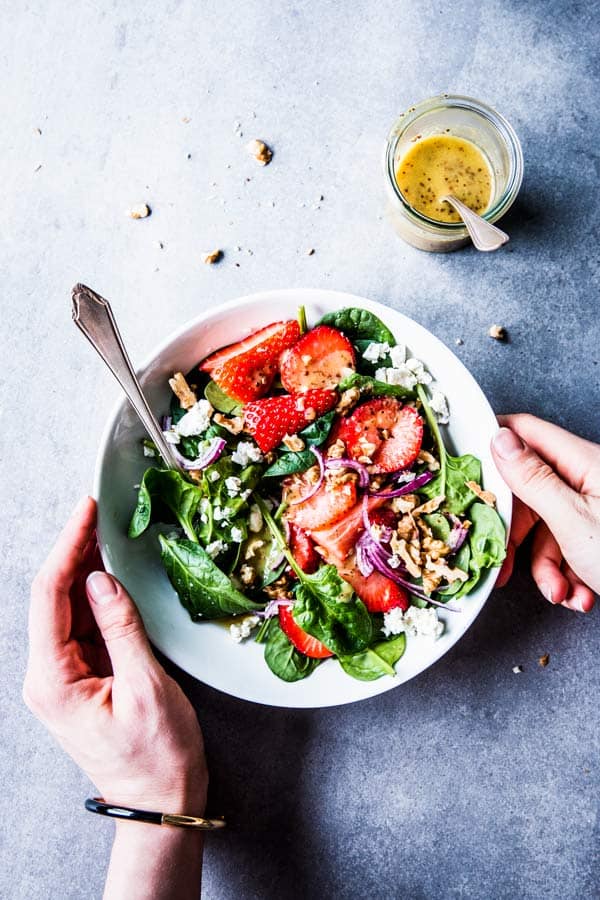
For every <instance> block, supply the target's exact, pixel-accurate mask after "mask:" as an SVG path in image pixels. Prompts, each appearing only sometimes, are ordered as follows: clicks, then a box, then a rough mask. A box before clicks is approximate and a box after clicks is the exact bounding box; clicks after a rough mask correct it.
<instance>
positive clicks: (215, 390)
mask: <svg viewBox="0 0 600 900" xmlns="http://www.w3.org/2000/svg"><path fill="white" fill-rule="evenodd" d="M204 396H205V397H206V399H207V400H208V402H209V403H210V404H211V406H213V407H214V408H215V409H216V410H218V411H219V412H222V413H229V415H232V416H239V415H240V413H241V412H242V407H241V406H240V404H239V403H238V401H237V400H234V399H233V397H229V396H228V395H227V394H226V393H225V391H222V390H221V388H220V387H219V385H218V384H217V383H216V382H215V381H212V380H211V381H209V382H208V384H207V385H206V387H205V388H204Z"/></svg>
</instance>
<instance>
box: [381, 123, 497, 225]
mask: <svg viewBox="0 0 600 900" xmlns="http://www.w3.org/2000/svg"><path fill="white" fill-rule="evenodd" d="M396 182H397V184H398V187H399V188H400V191H401V192H402V195H403V197H404V199H405V200H406V202H407V203H409V204H410V206H412V207H413V209H415V210H416V211H417V212H420V213H421V214H422V215H424V216H427V217H428V218H429V219H434V220H435V221H436V222H460V221H461V218H460V216H459V215H458V213H457V212H455V211H454V209H452V207H451V206H450V204H449V203H446V202H445V201H441V200H440V198H441V197H444V196H445V195H447V194H453V195H454V196H455V197H457V198H458V199H459V200H462V202H463V203H465V204H466V205H467V206H468V207H469V208H470V209H472V210H473V212H476V213H478V214H479V215H481V214H482V213H484V212H485V211H486V209H487V208H488V207H489V205H490V200H491V197H492V184H493V175H492V170H491V168H490V165H489V163H488V161H487V159H486V158H485V156H484V154H483V153H482V151H481V150H480V149H479V147H476V146H475V144H473V143H472V142H471V141H468V140H466V139H465V138H460V137H455V136H454V135H451V134H435V135H431V136H430V137H426V138H422V139H420V140H418V141H415V143H414V144H412V145H411V147H410V148H409V150H408V151H407V152H406V154H405V155H404V156H403V157H402V159H401V160H400V162H399V163H398V166H397V168H396Z"/></svg>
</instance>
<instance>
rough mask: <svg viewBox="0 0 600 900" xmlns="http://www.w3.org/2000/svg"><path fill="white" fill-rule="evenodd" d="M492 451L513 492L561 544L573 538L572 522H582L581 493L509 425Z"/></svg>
mask: <svg viewBox="0 0 600 900" xmlns="http://www.w3.org/2000/svg"><path fill="white" fill-rule="evenodd" d="M492 453H493V456H494V461H495V463H496V466H497V468H498V471H499V472H500V474H501V475H502V477H503V478H504V480H505V482H506V483H507V485H508V486H509V487H510V489H511V490H512V492H513V494H515V495H516V496H517V497H518V498H519V499H520V500H522V501H523V503H524V504H525V505H526V506H528V507H529V508H530V509H532V510H533V511H534V512H535V513H537V515H538V516H539V517H540V518H542V519H543V520H544V521H545V522H546V523H547V525H548V527H549V528H550V531H551V532H552V533H553V534H554V535H555V537H556V539H557V540H558V542H559V544H560V543H563V541H566V540H567V539H571V540H572V539H573V525H574V524H576V525H578V524H579V514H578V512H577V510H578V509H579V494H577V493H575V491H573V490H572V489H571V488H570V487H569V486H568V485H567V484H565V482H564V481H562V480H561V479H560V478H559V477H558V475H557V474H556V473H555V472H554V471H553V470H552V469H551V468H550V466H549V465H548V464H547V463H546V462H544V461H543V460H542V459H541V458H540V457H539V456H538V454H537V453H536V452H535V451H534V450H532V449H531V447H529V446H528V445H527V444H525V443H524V442H523V441H522V440H521V438H520V437H519V435H517V434H516V433H515V432H514V431H511V430H510V428H504V427H503V428H501V429H500V430H499V431H498V432H497V433H496V435H495V436H494V439H493V441H492Z"/></svg>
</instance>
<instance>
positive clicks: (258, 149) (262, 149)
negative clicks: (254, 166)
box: [246, 138, 273, 166]
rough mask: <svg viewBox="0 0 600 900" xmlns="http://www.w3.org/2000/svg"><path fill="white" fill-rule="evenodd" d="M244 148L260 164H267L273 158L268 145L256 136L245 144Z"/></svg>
mask: <svg viewBox="0 0 600 900" xmlns="http://www.w3.org/2000/svg"><path fill="white" fill-rule="evenodd" d="M246 150H247V151H248V153H249V154H250V155H251V156H253V157H254V159H255V160H256V162H257V163H260V165H261V166H268V165H269V163H270V162H271V160H272V158H273V151H272V150H271V149H270V147H267V145H266V144H265V142H264V141H260V140H258V138H256V139H255V140H253V141H250V143H248V144H246Z"/></svg>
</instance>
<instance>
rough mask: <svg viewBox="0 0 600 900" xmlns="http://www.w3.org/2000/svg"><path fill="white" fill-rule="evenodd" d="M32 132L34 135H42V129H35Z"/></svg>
mask: <svg viewBox="0 0 600 900" xmlns="http://www.w3.org/2000/svg"><path fill="white" fill-rule="evenodd" d="M34 130H35V133H36V134H41V133H42V129H41V128H36V129H34Z"/></svg>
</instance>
